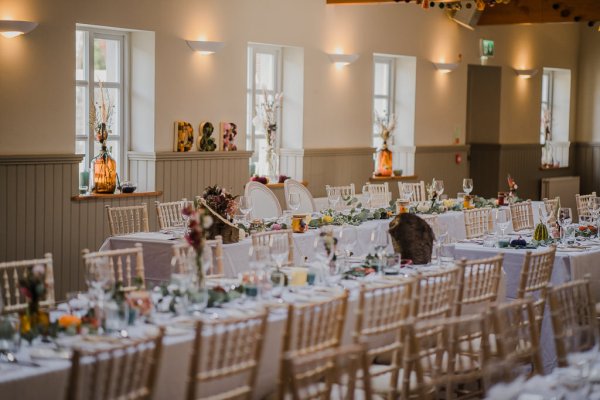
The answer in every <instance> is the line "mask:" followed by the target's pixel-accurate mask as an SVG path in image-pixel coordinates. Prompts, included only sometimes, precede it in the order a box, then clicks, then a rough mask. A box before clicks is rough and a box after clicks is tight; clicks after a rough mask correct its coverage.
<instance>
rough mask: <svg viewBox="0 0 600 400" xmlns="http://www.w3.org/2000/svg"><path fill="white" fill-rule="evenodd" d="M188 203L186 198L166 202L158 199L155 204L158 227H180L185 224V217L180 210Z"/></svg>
mask: <svg viewBox="0 0 600 400" xmlns="http://www.w3.org/2000/svg"><path fill="white" fill-rule="evenodd" d="M187 203H188V201H187V199H183V200H181V201H171V202H168V203H161V202H159V201H157V202H155V204H156V214H157V216H158V228H159V229H161V230H162V229H168V228H180V227H183V226H184V225H185V219H183V215H182V214H181V210H183V207H185V205H186V204H187Z"/></svg>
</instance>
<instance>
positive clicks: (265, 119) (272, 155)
mask: <svg viewBox="0 0 600 400" xmlns="http://www.w3.org/2000/svg"><path fill="white" fill-rule="evenodd" d="M282 100H283V93H275V95H273V96H270V95H267V92H266V91H264V90H263V95H262V101H261V102H260V103H259V104H257V106H256V116H255V117H254V120H253V121H252V122H253V123H254V126H255V127H256V128H257V129H262V130H263V131H264V132H265V134H266V139H267V146H266V149H265V158H266V165H267V175H268V176H269V178H270V179H271V180H275V181H277V178H278V177H279V155H278V154H277V113H278V111H279V109H280V108H281V102H282Z"/></svg>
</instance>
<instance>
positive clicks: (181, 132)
mask: <svg viewBox="0 0 600 400" xmlns="http://www.w3.org/2000/svg"><path fill="white" fill-rule="evenodd" d="M193 147H194V128H193V127H192V124H190V123H189V122H185V121H175V151H176V152H184V151H190V150H191V149H192V148H193Z"/></svg>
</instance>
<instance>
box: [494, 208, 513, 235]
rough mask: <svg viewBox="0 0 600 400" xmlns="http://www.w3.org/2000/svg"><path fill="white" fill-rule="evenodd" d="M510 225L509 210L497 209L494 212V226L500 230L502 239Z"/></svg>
mask: <svg viewBox="0 0 600 400" xmlns="http://www.w3.org/2000/svg"><path fill="white" fill-rule="evenodd" d="M509 224H510V209H509V208H499V209H497V210H496V225H498V227H499V228H500V232H501V235H502V237H504V231H506V228H508V225H509Z"/></svg>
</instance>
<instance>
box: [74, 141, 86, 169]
mask: <svg viewBox="0 0 600 400" xmlns="http://www.w3.org/2000/svg"><path fill="white" fill-rule="evenodd" d="M86 147H87V140H76V141H75V154H83V155H84V156H85V155H86V154H87V153H86ZM87 163H88V162H87V160H86V158H85V157H83V160H81V162H80V163H79V172H82V171H85V170H86V169H89V168H88V165H87Z"/></svg>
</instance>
